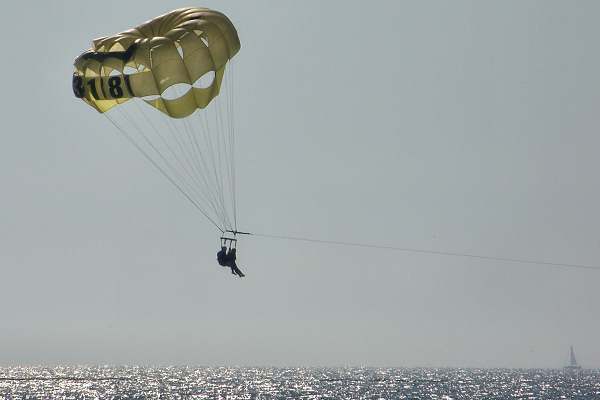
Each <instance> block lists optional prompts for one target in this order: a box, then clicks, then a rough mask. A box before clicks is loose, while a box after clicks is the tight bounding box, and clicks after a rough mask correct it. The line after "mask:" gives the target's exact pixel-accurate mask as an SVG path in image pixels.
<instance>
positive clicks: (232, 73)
mask: <svg viewBox="0 0 600 400" xmlns="http://www.w3.org/2000/svg"><path fill="white" fill-rule="evenodd" d="M228 64H229V65H228V67H229V68H228V69H227V70H226V71H225V72H226V73H227V74H228V75H229V79H228V80H227V82H226V84H227V89H228V90H229V96H227V100H228V106H229V108H228V112H227V115H228V117H229V127H230V131H231V136H230V138H231V139H230V146H231V148H230V156H231V175H232V177H231V197H232V203H233V223H234V230H236V231H237V194H236V190H237V182H236V171H235V115H234V112H235V97H234V96H235V86H234V85H235V77H236V75H235V70H234V64H235V63H234V62H233V60H232V59H231V60H229V63H228Z"/></svg>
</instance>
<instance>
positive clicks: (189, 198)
mask: <svg viewBox="0 0 600 400" xmlns="http://www.w3.org/2000/svg"><path fill="white" fill-rule="evenodd" d="M103 115H104V116H105V117H106V118H107V119H108V120H109V121H110V123H111V124H112V125H113V126H114V127H115V128H117V131H118V132H120V133H121V135H122V136H123V137H125V138H126V139H127V140H128V141H129V142H130V143H131V144H132V145H134V146H135V147H136V148H137V149H138V151H139V152H140V153H142V155H143V156H144V157H145V158H146V160H148V161H149V162H150V163H151V164H152V165H154V167H155V168H156V169H157V170H158V171H159V172H160V173H161V174H162V175H163V176H164V177H165V178H166V179H167V180H168V181H169V182H171V184H173V186H175V188H177V190H179V192H180V193H181V194H182V195H184V196H185V197H186V198H187V199H188V200H189V201H190V203H192V205H193V206H194V207H196V209H197V210H198V211H200V213H202V215H204V217H206V219H207V220H208V221H210V222H211V223H212V224H213V225H214V226H215V227H216V228H217V229H218V230H219V231H220V232H221V234H224V233H225V231H224V230H223V229H221V227H219V225H218V224H217V223H216V222H215V221H214V220H213V219H212V218H210V216H209V215H208V214H206V212H205V211H204V210H203V209H202V208H201V207H200V206H199V205H198V203H196V201H195V200H194V199H192V198H191V197H190V195H188V194H187V193H186V192H185V191H184V190H183V189H182V188H181V186H180V185H179V184H177V182H175V181H174V180H173V178H171V177H170V176H169V175H168V174H167V173H166V172H165V171H164V169H163V168H162V167H161V166H160V165H158V164H157V163H156V162H155V161H154V160H153V159H152V157H150V156H149V155H148V153H147V152H146V151H145V150H144V149H143V148H142V147H140V145H139V144H138V143H137V142H136V141H135V140H133V138H131V136H129V135H128V134H127V132H126V131H125V130H123V129H122V128H121V127H120V126H119V125H117V124H116V123H115V122H114V121H113V120H112V118H110V116H109V115H107V114H106V113H103Z"/></svg>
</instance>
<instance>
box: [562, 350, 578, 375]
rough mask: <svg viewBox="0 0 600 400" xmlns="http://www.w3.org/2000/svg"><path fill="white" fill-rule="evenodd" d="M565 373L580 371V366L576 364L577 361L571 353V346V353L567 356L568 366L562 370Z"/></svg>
mask: <svg viewBox="0 0 600 400" xmlns="http://www.w3.org/2000/svg"><path fill="white" fill-rule="evenodd" d="M564 370H565V371H567V372H579V371H581V366H580V365H578V364H577V359H576V358H575V352H574V351H573V346H571V352H570V355H569V365H567V366H566V367H565V368H564Z"/></svg>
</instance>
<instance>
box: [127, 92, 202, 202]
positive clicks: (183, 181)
mask: <svg viewBox="0 0 600 400" xmlns="http://www.w3.org/2000/svg"><path fill="white" fill-rule="evenodd" d="M134 103H135V106H136V107H137V110H138V112H139V113H140V114H141V115H142V116H143V118H144V119H145V121H146V123H147V124H148V126H149V127H150V128H151V130H152V131H154V133H155V135H156V137H157V138H159V139H160V140H161V142H162V143H163V145H164V146H165V147H166V149H167V150H168V152H169V153H170V154H171V156H172V158H173V159H174V161H175V162H176V163H177V164H178V165H179V168H174V167H173V166H172V164H171V163H170V162H169V160H168V159H167V157H166V156H165V155H164V154H163V153H162V152H161V151H160V150H159V149H158V148H157V147H156V145H155V144H154V143H153V142H152V140H150V139H149V138H148V136H147V135H146V134H145V133H144V131H143V130H142V129H140V128H139V126H138V125H137V124H135V120H134V119H132V122H133V123H134V125H135V127H136V129H137V131H138V132H139V133H140V135H141V136H142V137H143V138H144V140H145V142H146V143H147V144H148V145H149V146H150V147H151V148H152V149H153V150H154V151H155V152H156V154H157V155H158V156H159V157H160V158H161V159H162V160H163V162H164V163H165V164H166V165H167V166H169V167H170V170H171V171H172V173H173V175H174V176H177V177H179V181H180V182H179V185H180V186H181V187H182V188H183V187H185V188H187V193H188V194H189V195H190V196H191V195H192V194H193V195H194V196H195V197H196V198H197V199H199V200H203V202H204V203H206V204H210V202H209V201H208V200H207V199H206V198H205V197H204V196H203V195H202V192H201V191H198V190H197V187H201V185H199V183H198V181H197V178H196V177H195V175H194V173H193V171H192V170H190V167H189V165H186V163H185V162H184V161H182V160H181V157H184V156H185V152H184V151H183V150H182V149H180V152H181V153H182V154H181V155H178V154H177V152H176V151H175V150H173V147H172V146H171V145H170V144H169V142H168V141H167V140H166V139H165V137H164V136H163V135H162V134H161V133H160V130H159V129H158V128H157V127H156V125H155V124H154V123H153V122H152V120H151V119H150V117H148V115H147V114H146V112H145V111H144V109H143V107H141V106H140V104H138V103H137V102H135V101H134ZM125 115H127V113H125ZM167 121H169V122H170V119H167ZM167 128H169V129H170V130H171V134H172V135H173V136H175V137H176V138H177V134H176V131H173V128H171V127H170V126H169V125H168V124H167ZM176 141H177V143H179V141H178V140H177V139H176ZM186 161H187V160H186ZM188 164H189V161H188ZM178 169H179V170H181V171H182V173H184V174H185V175H182V174H181V173H178ZM190 181H191V183H190ZM194 183H195V185H194Z"/></svg>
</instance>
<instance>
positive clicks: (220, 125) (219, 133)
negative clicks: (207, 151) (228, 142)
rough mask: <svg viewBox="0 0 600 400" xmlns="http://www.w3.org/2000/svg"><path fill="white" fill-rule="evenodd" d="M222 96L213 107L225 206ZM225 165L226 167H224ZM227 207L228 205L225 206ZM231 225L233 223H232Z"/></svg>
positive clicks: (221, 190)
mask: <svg viewBox="0 0 600 400" xmlns="http://www.w3.org/2000/svg"><path fill="white" fill-rule="evenodd" d="M220 97H221V96H217V97H216V98H215V99H214V104H213V108H214V109H215V113H214V114H215V115H214V116H215V127H216V132H217V137H216V138H215V142H216V148H217V162H218V165H219V189H220V191H219V194H220V195H221V199H222V201H223V205H224V206H225V205H226V204H227V203H226V201H225V189H224V188H225V187H228V185H227V186H223V185H224V182H226V181H227V178H228V175H229V173H228V167H227V163H226V162H225V146H224V145H223V142H224V140H225V138H224V136H225V130H224V128H223V121H222V118H221V108H222V107H221V99H220ZM223 167H224V168H223ZM222 168H223V169H224V171H222V173H221V169H222ZM225 207H226V206H225ZM230 226H231V224H230Z"/></svg>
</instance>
